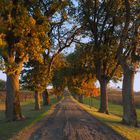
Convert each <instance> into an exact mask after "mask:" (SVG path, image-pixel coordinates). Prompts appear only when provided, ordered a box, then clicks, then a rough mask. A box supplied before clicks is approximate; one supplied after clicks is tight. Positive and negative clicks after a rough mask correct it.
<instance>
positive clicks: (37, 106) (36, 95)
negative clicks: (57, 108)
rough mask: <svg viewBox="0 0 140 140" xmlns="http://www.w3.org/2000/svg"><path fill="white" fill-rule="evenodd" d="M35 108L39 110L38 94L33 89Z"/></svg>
mask: <svg viewBox="0 0 140 140" xmlns="http://www.w3.org/2000/svg"><path fill="white" fill-rule="evenodd" d="M35 110H38V111H39V110H40V94H39V92H37V91H35Z"/></svg>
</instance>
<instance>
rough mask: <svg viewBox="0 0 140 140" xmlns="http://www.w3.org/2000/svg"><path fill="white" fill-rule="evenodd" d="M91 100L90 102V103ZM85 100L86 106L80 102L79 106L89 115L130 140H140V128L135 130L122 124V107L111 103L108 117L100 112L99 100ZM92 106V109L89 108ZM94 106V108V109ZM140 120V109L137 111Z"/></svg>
mask: <svg viewBox="0 0 140 140" xmlns="http://www.w3.org/2000/svg"><path fill="white" fill-rule="evenodd" d="M89 100H90V101H89ZM92 100H93V101H92V102H91V99H88V98H84V104H81V103H79V102H78V104H79V105H80V106H81V107H82V108H83V109H85V110H86V111H87V112H88V113H90V114H92V115H93V116H95V117H96V118H97V119H99V120H100V121H102V122H103V123H105V124H106V125H108V126H109V127H111V128H112V129H113V130H115V131H116V132H118V133H119V134H120V135H122V136H123V137H125V138H126V139H128V140H140V128H135V127H131V126H127V125H123V124H122V123H121V120H122V117H121V116H122V106H121V105H117V104H113V103H109V111H110V115H106V114H103V113H99V112H98V109H97V108H98V107H99V100H97V99H92ZM89 104H90V105H92V106H91V107H90V106H89ZM93 106H94V107H93ZM137 112H138V120H140V109H137Z"/></svg>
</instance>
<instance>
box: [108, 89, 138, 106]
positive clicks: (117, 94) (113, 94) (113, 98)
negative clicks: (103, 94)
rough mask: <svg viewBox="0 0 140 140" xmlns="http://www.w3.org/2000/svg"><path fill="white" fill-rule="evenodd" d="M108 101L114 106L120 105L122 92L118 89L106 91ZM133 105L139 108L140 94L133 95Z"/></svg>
mask: <svg viewBox="0 0 140 140" xmlns="http://www.w3.org/2000/svg"><path fill="white" fill-rule="evenodd" d="M107 93H108V96H109V101H110V102H112V103H116V104H122V91H121V90H120V89H113V88H109V89H108V90H107ZM134 100H135V105H136V106H137V107H140V92H135V93H134Z"/></svg>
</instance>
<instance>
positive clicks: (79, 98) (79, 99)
mask: <svg viewBox="0 0 140 140" xmlns="http://www.w3.org/2000/svg"><path fill="white" fill-rule="evenodd" d="M78 101H79V102H80V103H83V95H78Z"/></svg>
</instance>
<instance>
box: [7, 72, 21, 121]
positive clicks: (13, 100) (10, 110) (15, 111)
mask: <svg viewBox="0 0 140 140" xmlns="http://www.w3.org/2000/svg"><path fill="white" fill-rule="evenodd" d="M6 88H7V92H6V112H5V114H6V119H7V120H8V121H13V120H20V119H22V118H23V116H22V113H21V106H20V97H19V75H18V74H17V75H16V74H15V75H14V74H11V75H7V81H6Z"/></svg>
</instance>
